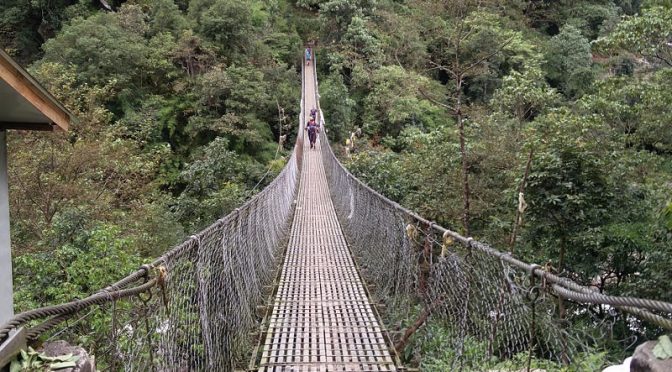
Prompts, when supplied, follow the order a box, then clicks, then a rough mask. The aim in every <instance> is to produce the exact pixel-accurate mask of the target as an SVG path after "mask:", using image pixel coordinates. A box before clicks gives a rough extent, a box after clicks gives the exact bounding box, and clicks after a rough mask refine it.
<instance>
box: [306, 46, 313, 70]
mask: <svg viewBox="0 0 672 372" xmlns="http://www.w3.org/2000/svg"><path fill="white" fill-rule="evenodd" d="M311 52H312V50H311V49H310V47H308V48H306V66H310V55H311V54H312V53H311Z"/></svg>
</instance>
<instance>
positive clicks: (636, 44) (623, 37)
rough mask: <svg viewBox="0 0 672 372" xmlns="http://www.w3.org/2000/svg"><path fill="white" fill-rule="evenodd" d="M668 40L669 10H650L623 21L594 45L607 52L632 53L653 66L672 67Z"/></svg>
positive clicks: (671, 22) (671, 30)
mask: <svg viewBox="0 0 672 372" xmlns="http://www.w3.org/2000/svg"><path fill="white" fill-rule="evenodd" d="M671 36H672V7H670V6H653V7H651V8H647V9H644V10H642V14H641V15H635V16H629V17H627V18H625V20H623V22H621V23H619V24H618V25H617V26H616V28H615V30H614V31H613V32H612V33H610V34H608V35H606V36H604V37H602V38H600V39H598V40H597V45H598V47H600V48H602V50H605V51H607V52H618V51H621V50H622V51H626V52H630V53H634V54H636V55H638V56H641V57H643V58H645V59H646V60H647V61H648V62H649V63H651V64H652V65H654V66H665V67H672V46H670V43H669V40H670V37H671Z"/></svg>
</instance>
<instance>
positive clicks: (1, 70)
mask: <svg viewBox="0 0 672 372" xmlns="http://www.w3.org/2000/svg"><path fill="white" fill-rule="evenodd" d="M0 79H2V80H4V81H5V82H6V83H7V84H8V85H9V86H10V87H12V88H13V89H14V90H15V91H16V92H17V93H18V94H20V95H21V96H22V97H23V98H25V99H26V100H28V102H30V103H31V104H32V105H33V106H34V107H35V108H36V109H37V110H39V111H40V112H41V113H42V114H44V116H46V117H47V118H49V120H51V121H52V122H53V123H54V124H56V125H57V126H58V127H59V128H61V129H63V130H65V131H67V130H68V127H69V126H70V119H71V114H70V113H69V112H68V111H67V110H66V109H65V108H64V107H63V106H62V105H61V104H60V103H58V102H57V101H56V99H55V98H53V97H52V96H51V95H50V94H49V93H48V92H47V91H46V90H45V89H44V88H42V87H41V86H40V85H39V83H38V82H37V81H35V80H34V79H33V78H32V77H30V75H29V74H28V73H27V72H26V71H25V70H24V69H23V68H21V67H20V66H19V65H18V64H16V62H14V61H13V60H12V59H11V58H10V57H9V56H8V55H7V54H6V53H5V52H3V51H2V50H0Z"/></svg>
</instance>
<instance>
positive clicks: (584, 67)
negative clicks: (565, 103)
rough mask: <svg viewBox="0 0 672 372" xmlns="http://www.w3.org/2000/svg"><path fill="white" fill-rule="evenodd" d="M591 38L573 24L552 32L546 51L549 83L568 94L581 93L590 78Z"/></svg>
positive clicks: (591, 78)
mask: <svg viewBox="0 0 672 372" xmlns="http://www.w3.org/2000/svg"><path fill="white" fill-rule="evenodd" d="M591 57H592V55H591V52H590V42H589V41H588V39H587V38H586V37H584V36H583V35H582V34H581V31H580V30H579V29H577V28H576V27H574V26H571V25H566V26H564V27H562V28H561V29H560V33H559V34H557V35H555V36H553V37H552V38H551V40H550V41H549V44H548V52H547V53H546V59H547V63H546V69H547V72H548V79H549V81H550V83H551V86H554V87H557V88H558V90H560V91H561V92H562V93H564V94H565V95H566V96H568V97H578V96H581V95H582V94H583V93H584V92H585V91H586V90H587V89H589V87H590V84H591V83H592V80H593V73H592V70H591V65H592V60H591Z"/></svg>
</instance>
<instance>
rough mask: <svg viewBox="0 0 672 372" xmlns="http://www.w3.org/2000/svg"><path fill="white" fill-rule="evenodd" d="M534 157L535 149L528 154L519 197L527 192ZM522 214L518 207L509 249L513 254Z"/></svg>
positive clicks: (519, 188)
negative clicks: (526, 187)
mask: <svg viewBox="0 0 672 372" xmlns="http://www.w3.org/2000/svg"><path fill="white" fill-rule="evenodd" d="M533 155H534V149H530V152H529V154H527V164H525V173H524V174H523V179H522V180H521V181H520V186H519V187H518V195H520V194H521V193H524V192H525V184H526V183H527V176H528V175H529V174H530V167H531V166H532V156H533ZM519 197H520V196H519ZM521 220H522V212H521V211H520V208H519V207H516V219H515V220H514V221H513V230H511V238H510V239H509V247H510V250H511V254H513V253H514V251H515V247H516V235H517V233H518V227H519V226H520V225H521Z"/></svg>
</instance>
